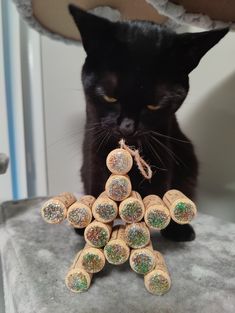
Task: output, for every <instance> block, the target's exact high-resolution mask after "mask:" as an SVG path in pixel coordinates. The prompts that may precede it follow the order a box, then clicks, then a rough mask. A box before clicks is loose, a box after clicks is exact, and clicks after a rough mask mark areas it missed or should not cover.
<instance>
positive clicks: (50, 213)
mask: <svg viewBox="0 0 235 313" xmlns="http://www.w3.org/2000/svg"><path fill="white" fill-rule="evenodd" d="M76 200H77V199H76V198H75V196H74V195H73V194H72V193H70V192H64V193H61V194H59V195H58V196H56V197H53V198H52V199H50V200H48V201H47V202H46V203H45V204H44V205H43V207H42V209H41V214H42V217H43V219H44V220H45V221H46V222H47V223H49V224H59V223H61V222H62V221H63V220H64V219H65V218H66V216H67V210H68V207H69V206H70V205H71V204H73V203H74V202H75V201H76Z"/></svg>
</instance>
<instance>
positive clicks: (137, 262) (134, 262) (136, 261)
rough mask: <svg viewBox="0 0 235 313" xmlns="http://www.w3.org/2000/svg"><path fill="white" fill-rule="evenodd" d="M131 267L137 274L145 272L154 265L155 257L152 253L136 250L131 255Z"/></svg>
mask: <svg viewBox="0 0 235 313" xmlns="http://www.w3.org/2000/svg"><path fill="white" fill-rule="evenodd" d="M130 262H131V268H132V269H133V270H134V271H135V272H136V273H138V274H143V275H145V274H147V273H149V272H150V271H151V270H152V269H153V268H154V266H155V259H154V256H153V255H150V254H147V253H144V252H138V253H135V254H134V255H133V257H132V258H131V260H130Z"/></svg>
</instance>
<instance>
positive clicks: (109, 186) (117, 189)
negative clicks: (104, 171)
mask: <svg viewBox="0 0 235 313" xmlns="http://www.w3.org/2000/svg"><path fill="white" fill-rule="evenodd" d="M131 189H132V187H131V181H130V178H129V177H128V176H127V175H114V174H112V175H111V176H110V177H109V179H108V180H107V182H106V184H105V192H106V194H107V196H108V197H109V198H111V199H112V200H114V201H122V200H124V199H126V198H127V197H129V195H130V193H131Z"/></svg>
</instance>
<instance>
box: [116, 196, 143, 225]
mask: <svg viewBox="0 0 235 313" xmlns="http://www.w3.org/2000/svg"><path fill="white" fill-rule="evenodd" d="M144 212H145V209H144V204H143V201H142V198H141V196H140V194H139V193H138V192H136V191H132V193H131V194H130V197H128V198H127V199H125V200H123V201H122V202H121V203H120V205H119V215H120V217H121V219H122V220H123V221H125V222H126V223H134V222H139V221H141V220H142V218H143V217H144Z"/></svg>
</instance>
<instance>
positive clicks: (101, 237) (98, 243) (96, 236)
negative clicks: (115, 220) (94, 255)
mask: <svg viewBox="0 0 235 313" xmlns="http://www.w3.org/2000/svg"><path fill="white" fill-rule="evenodd" d="M111 231H112V227H111V225H109V224H104V223H101V222H98V221H93V222H91V224H89V225H88V226H87V227H86V228H85V232H84V238H85V240H86V242H87V243H88V244H89V245H90V246H92V247H95V248H102V247H104V246H105V245H106V243H107V242H108V241H109V238H110V235H111Z"/></svg>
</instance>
